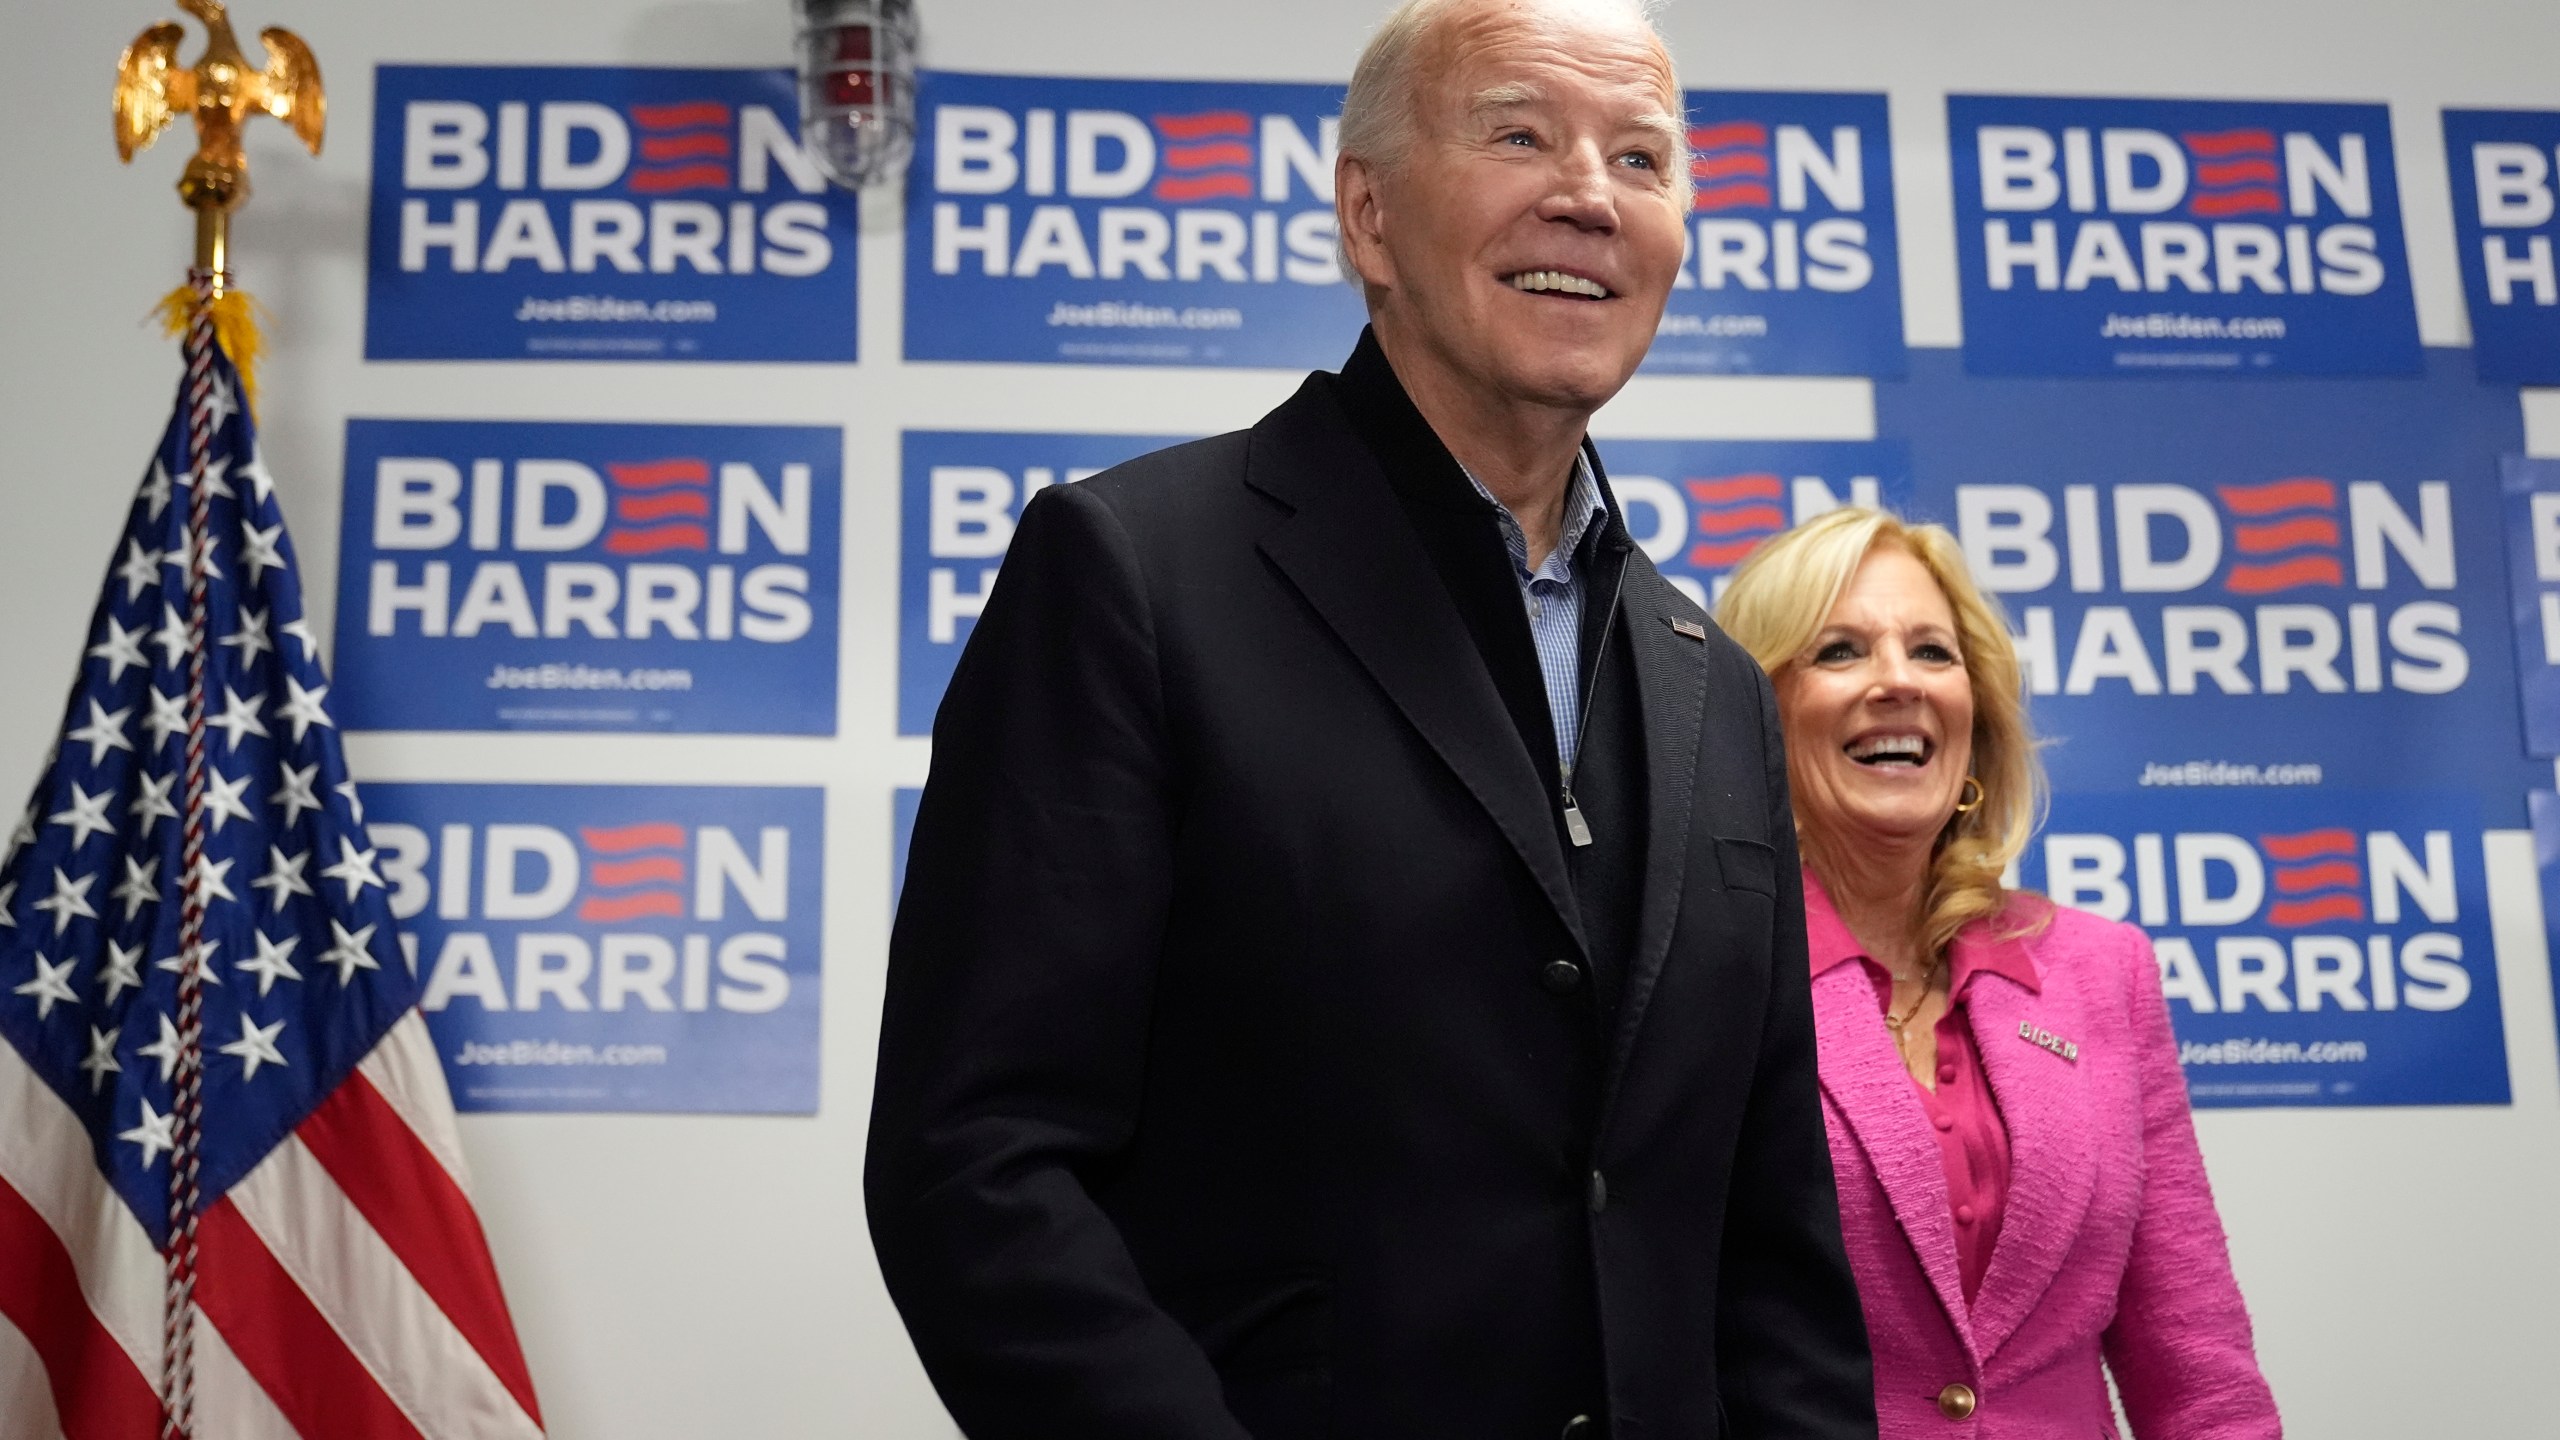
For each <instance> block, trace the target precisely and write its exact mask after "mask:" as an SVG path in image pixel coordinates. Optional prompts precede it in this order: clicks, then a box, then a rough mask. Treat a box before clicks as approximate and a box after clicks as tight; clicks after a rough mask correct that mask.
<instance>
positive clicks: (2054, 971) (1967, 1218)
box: [1717, 508, 2281, 1440]
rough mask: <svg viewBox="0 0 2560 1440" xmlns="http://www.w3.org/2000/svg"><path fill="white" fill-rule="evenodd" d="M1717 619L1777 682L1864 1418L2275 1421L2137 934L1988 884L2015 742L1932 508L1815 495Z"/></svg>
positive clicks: (2024, 800)
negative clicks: (1915, 518)
mask: <svg viewBox="0 0 2560 1440" xmlns="http://www.w3.org/2000/svg"><path fill="white" fill-rule="evenodd" d="M1717 618H1718V619H1719V620H1720V621H1722V622H1723V625H1724V628H1725V629H1726V630H1727V631H1728V632H1730V633H1731V634H1732V635H1733V637H1734V638H1735V639H1736V640H1738V641H1740V642H1741V643H1742V645H1743V646H1744V648H1746V649H1748V650H1749V651H1750V652H1751V653H1752V655H1753V656H1754V657H1755V658H1757V659H1758V660H1759V662H1760V664H1761V666H1762V667H1763V668H1765V669H1766V670H1767V671H1768V672H1769V674H1770V677H1771V678H1772V680H1773V681H1774V682H1775V683H1776V686H1777V692H1778V705H1779V711H1780V715H1781V719H1782V722H1783V724H1784V727H1785V732H1786V743H1787V769H1788V777H1789V781H1790V783H1791V784H1792V786H1793V789H1794V795H1795V812H1796V827H1797V830H1798V832H1799V834H1800V836H1801V838H1802V842H1803V851H1804V857H1805V868H1804V891H1805V913H1806V922H1807V924H1806V928H1807V938H1808V949H1809V950H1810V952H1811V960H1812V964H1813V998H1814V1014H1815V1029H1816V1032H1817V1037H1818V1043H1819V1047H1820V1061H1819V1068H1820V1071H1821V1077H1822V1092H1823V1094H1822V1100H1823V1106H1822V1111H1823V1118H1824V1121H1825V1123H1826V1124H1827V1126H1828V1127H1829V1130H1830V1138H1831V1163H1832V1167H1833V1170H1834V1171H1835V1173H1836V1174H1837V1176H1838V1178H1839V1182H1840V1212H1841V1214H1840V1218H1841V1228H1842V1230H1843V1232H1844V1234H1845V1235H1846V1238H1847V1240H1848V1246H1849V1259H1850V1262H1851V1264H1852V1267H1853V1268H1854V1269H1855V1271H1856V1272H1857V1278H1858V1289H1859V1293H1860V1295H1861V1297H1862V1299H1863V1302H1864V1305H1865V1308H1866V1317H1867V1330H1868V1336H1869V1339H1870V1340H1871V1341H1872V1342H1873V1344H1874V1347H1875V1367H1876V1412H1877V1417H1878V1419H1879V1420H1880V1421H1881V1425H1882V1432H1883V1435H1884V1436H1885V1437H1886V1440H1892V1437H1896V1436H1912V1437H1933V1440H1934V1437H1946V1440H1976V1437H1978V1440H2006V1437H2017V1440H2029V1437H2033V1440H2045V1437H2054V1440H2097V1437H2101V1436H2105V1437H2113V1436H2115V1435H2116V1434H2117V1430H2116V1424H2115V1415H2114V1410H2113V1407H2112V1406H2110V1404H2109V1403H2108V1398H2107V1381H2106V1375H2105V1373H2104V1372H2103V1371H2102V1369H2101V1360H2102V1357H2103V1362H2104V1367H2105V1369H2106V1370H2112V1371H2113V1373H2114V1376H2115V1382H2116V1388H2117V1390H2118V1391H2119V1392H2120V1393H2121V1394H2122V1396H2123V1398H2124V1408H2125V1413H2126V1414H2127V1415H2128V1416H2129V1417H2130V1418H2131V1419H2132V1422H2133V1428H2134V1433H2135V1434H2136V1435H2137V1436H2139V1437H2141V1440H2205V1437H2211V1440H2241V1437H2248V1440H2258V1437H2272V1436H2276V1435H2279V1434H2281V1427H2280V1425H2279V1423H2278V1421H2277V1418H2276V1407H2275V1399H2274V1397H2273V1396H2272V1395H2271V1394H2269V1392H2268V1390H2267V1384H2266V1381H2265V1380H2264V1379H2263V1378H2261V1377H2260V1375H2259V1373H2258V1364H2257V1358H2256V1355H2255V1353H2254V1352H2253V1350H2252V1349H2251V1345H2250V1338H2249V1315H2248V1311H2247V1310H2246V1309H2245V1308H2244V1307H2243V1306H2242V1304H2241V1301H2240V1290H2239V1286H2238V1285H2237V1284H2236V1283H2235V1282H2234V1281H2233V1279H2232V1275H2231V1259H2230V1255H2229V1253H2228V1251H2227V1250H2226V1249H2225V1246H2224V1243H2223V1235H2222V1223H2221V1220H2220V1218H2219V1217H2218V1216H2217V1215H2216V1214H2215V1213H2214V1207H2213V1194H2212V1191H2211V1190H2210V1189H2209V1188H2208V1187H2207V1185H2206V1183H2205V1174H2204V1160H2203V1157H2202V1155H2201V1154H2200V1153H2199V1152H2198V1150H2197V1148H2196V1137H2195V1126H2194V1123H2193V1121H2192V1120H2191V1118H2190V1117H2189V1115H2188V1113H2187V1092H2186V1086H2185V1083H2184V1081H2183V1079H2182V1078H2181V1076H2180V1074H2179V1070H2178V1059H2177V1048H2176V1044H2175V1042H2174V1041H2173V1040H2172V1038H2171V1036H2170V1031H2169V1015H2168V1010H2167V1006H2166V1004H2165V1003H2164V1002H2163V1000H2162V998H2161V994H2160V975H2159V970H2158V967H2157V966H2156V965H2155V964H2154V962H2153V960H2152V955H2151V945H2150V942H2149V941H2148V940H2147V939H2145V938H2144V936H2143V934H2142V932H2141V931H2139V930H2137V929H2135V928H2133V927H2132V926H2130V925H2123V924H2117V923H2115V922H2113V921H2107V920H2101V919H2098V918H2096V917H2094V916H2091V915H2087V914H2083V913H2081V912H2079V911H2076V910H2065V909H2059V908H2057V907H2056V906H2054V905H2053V904H2052V903H2051V902H2050V901H2047V900H2045V899H2044V898H2043V897H2041V896H2037V895H2031V894H2026V893H2023V892H2020V891H2015V890H2010V889H2007V888H2005V887H2004V886H2003V885H2002V883H2001V877H2002V874H2003V872H2004V871H2005V870H2006V869H2007V867H2008V865H2009V863H2010V862H2011V861H2012V860H2014V859H2016V858H2017V856H2018V854H2019V852H2020V851H2021V850H2023V849H2024V848H2025V846H2026V843H2027V837H2028V835H2029V833H2030V832H2031V831H2032V830H2033V829H2034V827H2035V824H2036V820H2037V818H2038V810H2039V803H2040V799H2041V796H2040V794H2039V792H2040V789H2041V784H2042V772H2041V769H2040V767H2039V766H2038V765H2037V763H2036V758H2035V742H2034V738H2033V736H2032V735H2031V734H2030V733H2029V731H2028V728H2027V721H2026V713H2025V706H2024V702H2023V700H2022V699H2021V693H2022V692H2021V689H2020V685H2019V673H2018V659H2017V652H2016V649H2015V647H2014V646H2013V645H2012V643H2011V641H2010V638H2009V628H2008V625H2007V623H2006V622H2005V621H2004V620H2003V618H2002V617H2001V615H2000V614H1999V612H1998V611H1997V610H1996V609H1995V608H1994V607H1993V605H1992V604H1991V602H1989V601H1987V600H1986V599H1985V598H1984V597H1983V595H1982V593H1981V592H1980V591H1979V590H1978V589H1976V588H1975V586H1974V584H1973V581H1972V578H1971V577H1970V576H1969V575H1968V574H1967V573H1966V571H1965V566H1964V561H1963V558H1962V555H1961V552H1960V551H1959V550H1958V549H1957V546H1956V542H1955V539H1954V537H1952V536H1950V535H1949V534H1948V533H1947V532H1946V531H1945V530H1943V529H1941V528H1939V527H1937V526H1934V525H1930V526H1911V525H1905V524H1903V523H1902V522H1901V521H1899V520H1897V519H1895V518H1894V517H1892V516H1890V515H1887V514H1884V513H1882V512H1880V511H1875V510H1866V509H1855V508H1852V509H1846V510H1837V511H1833V512H1832V513H1830V514H1828V515H1824V516H1822V517H1820V518H1818V519H1816V520H1813V521H1810V522H1808V523H1807V524H1805V525H1803V526H1801V527H1799V528H1797V529H1795V530H1793V531H1791V532H1789V533H1788V534H1786V535H1783V536H1781V537H1779V538H1778V539H1776V540H1774V541H1772V542H1771V543H1770V544H1768V545H1767V546H1765V547H1763V548H1762V549H1761V550H1760V551H1759V553H1757V554H1756V555H1754V556H1753V557H1752V559H1751V561H1750V563H1748V564H1746V565H1745V566H1743V568H1742V569H1741V571H1740V572H1739V573H1738V574H1736V575H1735V577H1734V579H1733V583H1732V586H1731V588H1730V589H1728V590H1727V591H1726V592H1725V595H1724V598H1723V600H1722V601H1721V603H1720V604H1719V607H1718V610H1717Z"/></svg>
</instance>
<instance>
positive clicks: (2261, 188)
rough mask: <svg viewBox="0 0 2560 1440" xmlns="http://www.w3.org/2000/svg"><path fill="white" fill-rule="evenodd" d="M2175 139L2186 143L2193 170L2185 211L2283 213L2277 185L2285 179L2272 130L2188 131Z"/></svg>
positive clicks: (2212, 216)
mask: <svg viewBox="0 0 2560 1440" xmlns="http://www.w3.org/2000/svg"><path fill="white" fill-rule="evenodd" d="M2178 142H2179V143H2180V144H2181V145H2183V146H2185V147H2186V152H2187V155H2188V157H2189V160H2190V161H2191V164H2190V166H2189V168H2190V170H2191V171H2192V172H2193V175H2194V189H2193V190H2192V191H2191V192H2190V193H2189V195H2188V197H2187V213H2188V214H2190V215H2195V216H2199V217H2201V218H2203V219H2207V220H2220V219H2226V218H2228V217H2230V216H2233V215H2281V214H2283V213H2284V197H2283V196H2282V195H2280V194H2278V193H2277V190H2276V187H2277V186H2279V185H2281V184H2283V183H2284V172H2283V171H2282V170H2280V169H2279V168H2277V165H2276V161H2275V154H2276V137H2275V132H2273V131H2271V130H2215V131H2202V132H2198V131H2190V132H2188V133H2186V134H2184V135H2181V136H2179V137H2178Z"/></svg>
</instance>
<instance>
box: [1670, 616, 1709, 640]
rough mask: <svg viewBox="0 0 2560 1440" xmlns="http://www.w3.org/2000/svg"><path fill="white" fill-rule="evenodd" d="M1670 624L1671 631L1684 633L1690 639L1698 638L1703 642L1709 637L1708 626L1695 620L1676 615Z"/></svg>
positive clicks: (1675, 633)
mask: <svg viewBox="0 0 2560 1440" xmlns="http://www.w3.org/2000/svg"><path fill="white" fill-rule="evenodd" d="M1670 624H1671V633H1672V634H1674V635H1684V636H1687V637H1688V638H1689V639H1692V640H1696V641H1699V642H1701V643H1703V642H1704V641H1705V640H1706V638H1707V627H1706V626H1704V625H1701V624H1699V623H1698V622H1697V621H1695V620H1682V619H1680V618H1678V617H1676V616H1675V617H1673V618H1672V620H1671V622H1670Z"/></svg>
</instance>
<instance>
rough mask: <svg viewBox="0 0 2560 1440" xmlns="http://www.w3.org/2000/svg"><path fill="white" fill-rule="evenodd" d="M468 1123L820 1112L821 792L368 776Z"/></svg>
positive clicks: (394, 891) (377, 830)
mask: <svg viewBox="0 0 2560 1440" xmlns="http://www.w3.org/2000/svg"><path fill="white" fill-rule="evenodd" d="M364 800H365V822H366V828H367V830H368V831H370V832H371V834H372V837H373V843H374V844H375V845H376V846H378V847H380V849H381V851H382V861H381V864H382V875H383V879H384V881H385V882H386V883H387V884H388V885H389V886H390V887H391V899H390V904H391V912H392V914H393V915H394V916H396V917H398V919H399V920H400V922H401V925H402V927H403V929H402V934H401V943H402V944H403V945H406V946H408V947H410V949H411V950H412V951H413V956H412V959H413V963H414V964H415V967H416V969H417V972H418V976H419V978H420V979H421V980H422V981H423V982H424V984H425V993H424V996H423V998H422V999H421V1000H420V1001H419V1008H420V1009H421V1010H423V1011H424V1012H425V1013H426V1018H427V1028H428V1029H429V1030H430V1031H432V1032H433V1033H434V1035H435V1039H436V1050H437V1053H439V1054H440V1055H442V1056H443V1057H444V1065H445V1075H446V1077H447V1078H448V1079H449V1080H450V1081H451V1083H452V1086H453V1099H454V1103H455V1105H456V1106H458V1107H459V1108H461V1109H464V1110H581V1111H601V1110H650V1111H732V1112H762V1113H789V1114H809V1113H813V1112H814V1111H816V1109H817V1108H818V1003H819V989H818V984H819V974H820V965H819V959H820V956H819V936H820V935H821V933H822V931H821V928H820V923H819V921H820V908H821V894H822V890H823V886H824V876H825V871H826V865H825V855H824V842H823V834H824V831H823V824H824V818H823V817H824V813H825V792H823V791H821V790H817V789H814V788H796V787H795V788H783V787H764V786H708V785H431V784H403V785H368V786H366V787H365V790H364Z"/></svg>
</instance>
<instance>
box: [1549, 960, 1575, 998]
mask: <svg viewBox="0 0 2560 1440" xmlns="http://www.w3.org/2000/svg"><path fill="white" fill-rule="evenodd" d="M1538 983H1539V984H1540V985H1543V986H1545V987H1546V989H1547V993H1548V994H1550V995H1570V994H1572V993H1573V992H1574V991H1576V990H1579V989H1581V988H1582V967H1581V966H1579V965H1576V964H1574V963H1573V962H1572V961H1570V960H1550V961H1548V962H1547V963H1546V964H1545V965H1543V966H1540V967H1539V969H1538Z"/></svg>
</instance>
